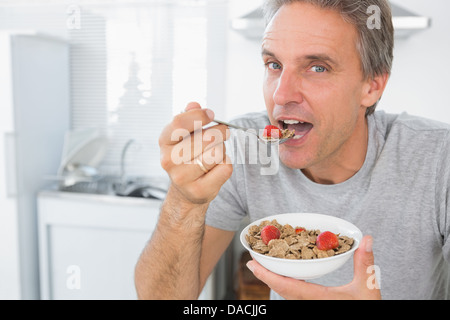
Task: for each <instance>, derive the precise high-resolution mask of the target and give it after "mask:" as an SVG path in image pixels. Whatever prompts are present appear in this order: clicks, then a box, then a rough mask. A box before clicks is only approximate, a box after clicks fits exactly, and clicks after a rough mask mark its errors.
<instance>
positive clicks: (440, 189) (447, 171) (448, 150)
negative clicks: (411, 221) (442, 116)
mask: <svg viewBox="0 0 450 320" xmlns="http://www.w3.org/2000/svg"><path fill="white" fill-rule="evenodd" d="M440 153H441V157H440V159H439V162H438V166H437V174H436V199H437V201H436V207H437V222H438V227H439V232H440V234H441V236H442V241H443V247H442V251H443V255H444V259H445V260H446V261H447V263H450V216H449V215H450V161H449V159H450V135H449V134H447V136H446V138H445V140H444V141H443V144H442V148H441V150H440Z"/></svg>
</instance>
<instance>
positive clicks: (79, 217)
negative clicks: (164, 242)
mask: <svg viewBox="0 0 450 320" xmlns="http://www.w3.org/2000/svg"><path fill="white" fill-rule="evenodd" d="M95 199H96V198H95ZM120 200H121V199H120V198H117V197H104V198H101V199H100V200H99V201H97V200H92V197H87V199H86V198H83V197H82V196H80V197H77V196H74V197H70V196H67V197H65V196H62V197H57V196H56V197H55V196H54V195H53V196H46V195H42V194H41V195H39V197H38V206H39V257H40V271H41V297H42V298H43V299H136V291H135V286H134V268H135V265H136V262H137V259H138V257H139V255H140V253H141V251H142V249H143V248H144V246H145V244H146V243H147V241H148V240H149V239H150V236H151V234H152V232H153V230H154V228H155V226H156V222H157V217H158V213H159V206H160V202H159V201H151V200H148V201H147V200H143V199H140V200H142V201H137V202H133V201H127V200H129V199H123V201H120Z"/></svg>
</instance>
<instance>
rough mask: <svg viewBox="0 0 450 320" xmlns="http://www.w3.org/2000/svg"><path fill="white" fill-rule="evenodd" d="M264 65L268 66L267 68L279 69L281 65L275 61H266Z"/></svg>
mask: <svg viewBox="0 0 450 320" xmlns="http://www.w3.org/2000/svg"><path fill="white" fill-rule="evenodd" d="M266 65H267V66H268V67H269V69H272V70H280V69H281V65H280V64H279V63H276V62H268V63H267V64H266Z"/></svg>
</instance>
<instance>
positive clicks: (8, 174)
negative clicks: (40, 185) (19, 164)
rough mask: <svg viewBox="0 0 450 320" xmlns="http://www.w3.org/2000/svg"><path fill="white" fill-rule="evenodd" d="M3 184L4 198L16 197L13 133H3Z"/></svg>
mask: <svg viewBox="0 0 450 320" xmlns="http://www.w3.org/2000/svg"><path fill="white" fill-rule="evenodd" d="M4 141H5V168H4V170H5V182H6V197H8V198H15V197H16V196H17V179H16V173H17V172H16V135H15V133H14V132H5V140H4Z"/></svg>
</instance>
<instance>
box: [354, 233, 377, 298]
mask: <svg viewBox="0 0 450 320" xmlns="http://www.w3.org/2000/svg"><path fill="white" fill-rule="evenodd" d="M372 247H373V238H372V237H371V236H365V237H364V238H363V239H362V240H361V245H360V247H359V248H358V250H356V251H355V254H354V257H353V268H354V278H353V282H354V284H355V285H356V286H357V287H359V288H360V289H363V290H366V292H368V295H367V296H366V298H381V294H380V290H379V289H380V282H379V279H378V276H379V275H378V274H377V271H378V270H377V267H376V266H375V258H374V255H373V250H372ZM367 289H368V290H367Z"/></svg>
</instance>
